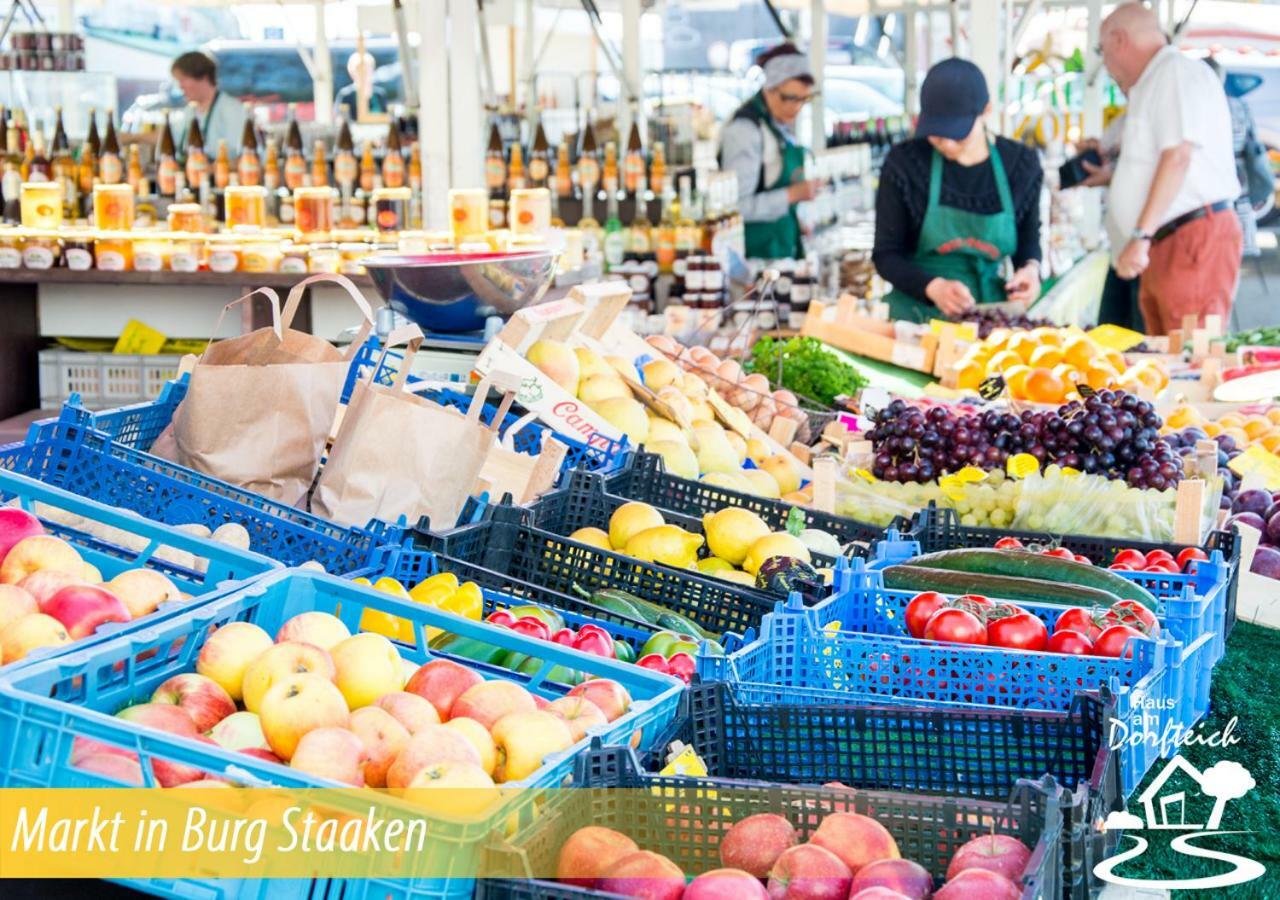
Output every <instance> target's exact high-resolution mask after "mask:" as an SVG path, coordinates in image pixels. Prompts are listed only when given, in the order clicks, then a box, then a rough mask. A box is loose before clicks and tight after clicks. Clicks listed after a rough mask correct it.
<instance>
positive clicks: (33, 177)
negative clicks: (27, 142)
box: [27, 128, 53, 181]
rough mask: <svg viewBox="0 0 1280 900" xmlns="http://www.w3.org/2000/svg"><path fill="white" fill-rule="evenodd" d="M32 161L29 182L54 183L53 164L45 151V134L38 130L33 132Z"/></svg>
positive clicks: (29, 167)
mask: <svg viewBox="0 0 1280 900" xmlns="http://www.w3.org/2000/svg"><path fill="white" fill-rule="evenodd" d="M31 144H32V150H31V161H30V163H28V171H27V181H52V180H53V163H52V162H50V161H49V157H48V155H47V154H46V153H45V149H44V132H43V131H41V130H40V129H39V128H36V129H35V130H34V131H32V132H31Z"/></svg>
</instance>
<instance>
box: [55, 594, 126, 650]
mask: <svg viewBox="0 0 1280 900" xmlns="http://www.w3.org/2000/svg"><path fill="white" fill-rule="evenodd" d="M41 612H43V613H44V614H45V615H49V616H53V617H54V618H55V619H57V620H58V621H59V622H61V623H62V624H63V625H65V626H66V628H67V634H68V635H69V636H70V637H71V639H72V640H79V639H80V638H86V637H88V636H89V635H91V634H93V633H94V632H95V631H97V630H98V626H100V625H104V624H106V623H107V622H128V621H129V609H128V607H126V606H125V605H124V604H123V603H121V602H120V598H119V597H117V596H116V595H115V594H113V593H111V592H110V591H109V590H107V589H106V588H100V587H94V586H92V585H88V584H73V585H71V586H70V587H64V588H63V589H62V590H60V591H58V593H56V594H54V595H53V596H52V597H50V598H49V602H48V603H46V604H45V605H44V607H43V609H42V610H41Z"/></svg>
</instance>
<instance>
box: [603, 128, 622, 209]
mask: <svg viewBox="0 0 1280 900" xmlns="http://www.w3.org/2000/svg"><path fill="white" fill-rule="evenodd" d="M601 184H602V185H603V186H604V193H605V196H606V197H609V196H613V195H615V194H617V193H618V145H617V144H615V143H614V142H613V141H609V142H608V143H607V144H605V145H604V170H603V174H602V175H601Z"/></svg>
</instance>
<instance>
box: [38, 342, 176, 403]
mask: <svg viewBox="0 0 1280 900" xmlns="http://www.w3.org/2000/svg"><path fill="white" fill-rule="evenodd" d="M181 359H182V357H181V356H180V355H177V354H152V355H138V356H134V355H129V354H121V353H82V352H79V351H76V350H67V349H64V348H61V347H54V348H51V349H48V350H41V351H40V406H41V408H42V409H56V408H58V407H59V406H61V405H62V404H63V403H65V402H66V400H67V398H68V397H70V396H71V394H72V392H75V393H78V394H79V395H80V400H81V402H82V403H83V404H84V406H85V407H87V408H89V409H105V408H107V407H112V406H121V405H125V404H129V403H141V402H143V401H144V400H154V399H155V398H156V397H159V396H160V392H161V391H162V390H163V389H164V384H165V382H166V381H169V380H171V379H173V378H176V377H177V376H178V363H179V361H180V360H181Z"/></svg>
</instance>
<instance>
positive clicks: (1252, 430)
mask: <svg viewBox="0 0 1280 900" xmlns="http://www.w3.org/2000/svg"><path fill="white" fill-rule="evenodd" d="M1270 430H1271V420H1270V419H1268V418H1267V417H1266V416H1250V417H1249V418H1248V419H1246V420H1245V423H1244V433H1245V435H1247V436H1248V438H1249V440H1251V441H1256V440H1257V439H1258V438H1260V437H1262V436H1263V435H1265V434H1266V433H1267V432H1269V431H1270Z"/></svg>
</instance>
